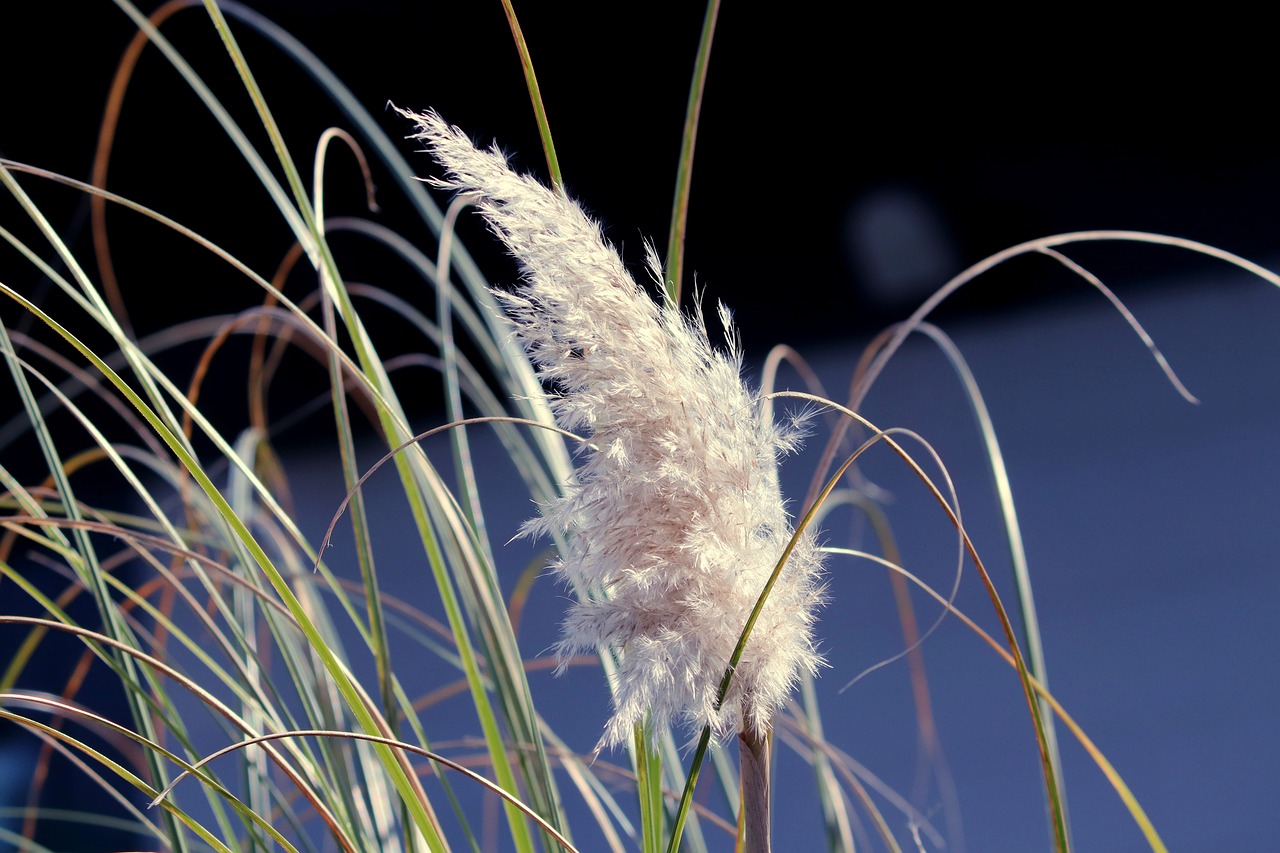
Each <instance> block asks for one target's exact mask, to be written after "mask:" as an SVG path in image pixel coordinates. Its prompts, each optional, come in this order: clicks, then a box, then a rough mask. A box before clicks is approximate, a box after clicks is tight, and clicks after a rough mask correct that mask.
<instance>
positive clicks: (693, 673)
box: [402, 111, 823, 746]
mask: <svg viewBox="0 0 1280 853" xmlns="http://www.w3.org/2000/svg"><path fill="white" fill-rule="evenodd" d="M402 112H403V114H404V115H405V116H407V117H408V118H410V119H412V120H413V121H415V122H416V123H417V125H418V129H419V133H418V134H417V136H416V138H418V139H420V140H421V141H422V142H423V144H424V145H425V146H426V148H427V150H428V151H430V152H431V154H432V155H433V156H434V157H435V159H436V160H437V161H438V162H439V163H440V165H441V166H442V167H443V168H444V169H445V172H446V177H445V178H444V179H442V180H435V181H433V183H434V184H435V185H436V186H438V187H442V188H448V189H453V190H458V191H461V192H468V193H475V194H477V197H478V202H477V204H478V207H479V210H480V212H481V213H482V214H483V215H484V217H485V219H486V220H488V222H489V225H490V226H491V227H492V228H493V231H494V232H495V233H496V234H497V236H498V237H499V238H500V239H501V240H502V241H503V243H505V244H506V246H507V248H508V249H509V250H510V252H511V254H512V255H513V256H514V257H515V258H516V260H517V261H518V262H519V264H520V267H521V271H522V273H523V281H522V283H521V285H520V286H519V287H518V288H517V289H516V290H514V291H513V292H505V291H499V292H498V294H497V295H498V297H499V299H500V300H501V302H502V303H503V305H504V307H505V309H506V312H507V314H508V316H509V317H510V318H511V320H512V322H513V323H514V324H515V332H516V335H517V336H518V338H519V340H520V342H521V343H522V344H523V346H524V348H525V350H526V352H527V353H528V354H529V357H530V358H531V359H532V361H533V363H534V364H535V366H536V367H537V369H538V372H539V375H540V376H541V378H542V380H543V381H544V383H546V385H547V386H548V387H549V389H550V390H551V391H552V399H551V403H552V407H553V410H554V412H555V416H556V419H557V421H558V422H559V424H560V425H561V426H562V427H564V428H565V429H568V430H574V431H577V432H580V433H584V434H587V435H589V436H590V439H591V446H590V447H589V448H588V449H586V450H584V451H583V454H582V457H581V459H580V464H579V467H578V469H577V478H576V482H574V483H570V484H567V485H566V487H565V489H564V493H563V496H562V497H560V498H559V499H558V500H556V501H554V502H553V503H551V504H550V505H549V506H546V507H544V508H543V512H542V515H541V517H540V518H537V519H535V520H533V521H531V522H529V524H528V525H527V526H526V531H528V532H531V533H546V532H549V531H553V530H554V531H558V532H561V533H563V534H565V538H566V540H567V542H568V546H567V549H566V550H565V552H564V553H562V555H561V557H560V559H559V561H558V562H556V563H555V564H554V566H553V568H554V570H555V572H556V573H557V574H558V575H559V576H560V577H561V578H563V579H564V580H567V581H568V582H569V583H570V584H571V585H572V586H573V587H574V588H575V589H577V590H579V591H580V592H581V594H582V598H581V600H580V601H579V602H578V603H576V604H574V605H573V606H572V608H571V609H570V611H569V614H568V616H567V617H566V619H565V622H564V626H563V638H562V639H561V641H560V643H559V645H558V647H557V652H558V654H559V655H560V657H561V660H562V661H563V660H565V659H566V658H567V657H569V656H571V655H573V654H576V653H579V652H583V651H593V650H595V649H597V648H601V649H608V650H611V651H612V652H613V653H615V654H616V655H617V656H618V658H619V666H618V669H617V683H616V685H615V690H614V713H613V717H612V718H611V719H610V720H609V722H608V724H607V725H606V727H605V731H604V735H603V737H602V738H601V744H600V745H601V746H606V745H610V746H611V745H616V744H618V743H620V742H622V741H624V740H626V739H628V738H629V737H630V736H631V732H632V730H633V726H634V725H635V724H636V723H638V722H644V721H645V720H646V718H648V719H649V720H650V722H651V724H652V726H653V728H652V729H651V732H654V733H656V732H658V731H660V730H662V728H664V727H666V726H667V725H669V724H671V723H683V724H686V725H688V726H690V727H691V728H693V729H695V730H696V729H701V728H702V727H704V726H710V727H711V729H712V732H713V733H714V735H715V736H716V737H717V738H718V739H723V738H725V737H727V736H728V735H730V734H732V733H735V732H739V731H750V732H753V733H755V734H760V733H764V732H767V731H768V730H769V728H770V721H771V719H772V716H773V714H774V712H775V711H776V710H777V709H778V708H779V706H781V705H782V703H783V702H784V701H785V700H786V698H787V696H788V695H789V693H790V691H791V689H792V688H793V686H794V684H795V681H796V679H797V677H798V675H799V674H800V672H801V671H803V670H808V671H810V672H812V671H813V670H814V669H815V668H816V667H817V666H818V665H819V663H820V661H821V659H820V656H819V654H818V652H817V650H816V648H815V643H814V640H813V627H814V621H815V618H816V611H817V608H818V606H819V604H820V603H821V600H822V596H823V593H822V585H821V573H822V569H821V560H820V556H819V553H818V550H817V547H816V545H815V543H814V540H813V537H812V536H811V535H809V534H808V533H807V532H806V533H805V534H804V535H802V536H801V538H800V541H799V542H798V543H797V546H796V548H795V549H794V551H793V552H792V555H791V557H790V559H789V561H788V564H787V565H786V566H785V567H784V569H783V572H782V575H781V576H780V578H779V580H778V582H777V584H776V585H775V587H774V589H773V592H772V594H771V595H770V597H769V599H768V601H767V603H766V605H765V607H764V609H763V611H762V613H761V615H760V617H759V620H758V621H757V623H756V625H755V629H754V631H753V633H752V635H751V638H750V641H749V642H748V644H747V646H746V649H745V651H744V653H743V656H742V658H741V660H740V662H739V664H738V667H737V670H736V671H735V673H734V677H733V680H732V683H731V687H730V690H729V693H728V695H727V696H725V697H724V701H723V702H722V703H718V702H717V693H718V688H719V684H720V681H721V678H722V676H723V674H724V672H725V668H726V667H727V666H728V663H729V660H730V658H731V656H732V654H733V650H734V648H735V646H736V645H737V642H738V639H739V636H740V634H741V632H742V629H743V626H744V625H745V623H746V621H747V619H748V617H749V615H750V613H751V610H752V608H753V607H754V606H755V604H756V601H757V599H758V598H759V595H760V592H761V590H762V589H763V587H764V585H765V583H766V581H767V580H768V578H769V576H770V574H771V573H772V571H773V569H774V566H775V565H776V563H777V561H778V559H779V558H780V556H781V554H782V552H783V550H784V548H785V547H786V545H787V543H788V541H789V540H790V539H791V537H792V534H793V528H792V525H791V520H790V518H789V516H788V514H787V512H786V509H785V507H784V503H783V499H782V495H781V492H780V489H779V486H778V477H777V464H778V459H779V457H780V455H782V454H783V453H785V452H787V451H789V450H791V449H793V446H794V443H795V441H796V440H797V436H796V435H795V434H794V432H793V431H792V432H784V431H782V430H780V429H778V428H777V427H776V426H775V425H774V424H773V423H771V422H770V421H768V420H766V418H765V415H764V411H763V408H762V405H761V400H760V397H759V395H758V394H757V393H754V392H752V391H751V390H750V389H749V388H747V387H746V386H745V385H744V383H743V381H742V379H741V366H742V365H741V361H742V356H741V351H740V349H739V347H738V345H737V341H736V337H735V334H734V332H733V330H732V327H731V325H730V320H729V315H728V312H727V311H726V310H725V309H724V308H723V307H721V308H720V312H719V313H720V319H721V321H722V323H723V324H724V326H725V329H726V332H727V335H726V336H727V338H728V339H729V342H730V343H729V348H728V350H727V351H718V350H717V349H715V348H714V347H712V345H711V343H710V341H709V340H708V336H707V329H706V325H705V322H704V320H703V318H702V315H701V313H700V312H695V313H694V314H693V315H692V316H690V317H686V316H684V315H682V314H681V313H680V312H679V310H678V309H677V308H676V307H673V306H669V305H661V306H660V305H659V304H658V303H656V302H655V301H654V300H653V299H651V298H650V297H649V296H648V295H647V294H646V293H645V292H644V291H643V290H642V289H641V288H640V287H639V286H638V285H637V284H636V282H635V281H634V280H633V279H632V277H631V276H630V274H629V273H628V272H627V270H626V269H625V267H624V266H623V263H622V260H621V259H620V258H619V256H618V253H617V252H616V251H615V250H614V248H613V247H612V246H610V245H609V244H608V243H607V242H606V241H605V239H604V237H603V235H602V233H601V230H600V227H599V226H598V225H597V224H596V223H595V222H593V221H592V220H591V219H589V218H588V217H587V216H586V214H584V213H583V211H582V210H581V208H580V207H579V206H578V205H577V204H576V203H574V202H573V201H571V200H570V199H568V198H567V197H565V196H564V195H562V194H559V193H556V192H553V191H551V190H549V189H547V188H546V187H544V186H543V185H542V184H540V183H538V182H537V181H536V180H534V179H533V178H531V177H529V176H527V175H518V174H516V173H515V172H513V171H512V170H511V168H510V167H509V166H508V164H507V161H506V158H505V157H504V156H503V155H502V153H501V152H500V151H498V149H497V148H491V149H489V150H487V151H486V150H480V149H477V148H476V147H475V146H474V145H473V144H472V143H471V141H470V140H469V139H468V138H467V136H466V135H465V134H464V133H462V131H460V130H459V129H458V128H456V127H452V126H450V125H448V124H447V123H445V121H444V120H443V119H441V118H440V116H439V115H437V114H436V113H435V112H426V113H422V114H415V113H411V112H407V111H402ZM647 256H648V257H647V260H648V265H649V268H650V270H651V271H652V273H653V274H654V276H655V277H657V278H659V279H660V278H661V265H660V263H659V262H658V259H657V255H656V253H655V252H654V250H653V249H652V247H649V248H648V252H647Z"/></svg>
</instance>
